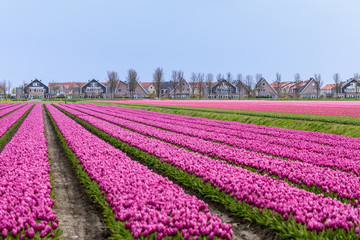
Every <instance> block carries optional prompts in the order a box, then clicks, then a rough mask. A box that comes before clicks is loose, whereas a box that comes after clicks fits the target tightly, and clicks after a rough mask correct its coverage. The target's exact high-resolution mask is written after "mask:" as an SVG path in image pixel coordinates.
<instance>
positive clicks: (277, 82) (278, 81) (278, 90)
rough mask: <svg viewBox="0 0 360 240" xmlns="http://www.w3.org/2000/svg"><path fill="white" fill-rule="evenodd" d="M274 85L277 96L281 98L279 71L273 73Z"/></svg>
mask: <svg viewBox="0 0 360 240" xmlns="http://www.w3.org/2000/svg"><path fill="white" fill-rule="evenodd" d="M275 86H276V91H277V92H278V96H279V98H281V92H280V91H281V74H280V73H278V72H277V73H276V75H275Z"/></svg>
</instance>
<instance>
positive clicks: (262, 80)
mask: <svg viewBox="0 0 360 240" xmlns="http://www.w3.org/2000/svg"><path fill="white" fill-rule="evenodd" d="M261 82H265V83H266V84H267V85H269V86H270V87H271V89H272V90H273V91H274V92H275V93H276V94H277V93H278V91H276V90H275V88H273V86H271V84H269V83H268V82H267V81H266V80H265V78H261V79H260V80H259V81H258V82H257V83H256V85H255V88H257V86H258V85H259V84H260V83H261Z"/></svg>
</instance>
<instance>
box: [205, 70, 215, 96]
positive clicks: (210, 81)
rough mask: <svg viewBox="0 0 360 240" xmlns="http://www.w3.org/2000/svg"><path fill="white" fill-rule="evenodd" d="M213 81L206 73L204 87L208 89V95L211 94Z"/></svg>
mask: <svg viewBox="0 0 360 240" xmlns="http://www.w3.org/2000/svg"><path fill="white" fill-rule="evenodd" d="M213 81H214V75H213V74H212V73H208V74H207V75H206V87H207V89H208V92H209V95H210V94H211V87H212V83H213Z"/></svg>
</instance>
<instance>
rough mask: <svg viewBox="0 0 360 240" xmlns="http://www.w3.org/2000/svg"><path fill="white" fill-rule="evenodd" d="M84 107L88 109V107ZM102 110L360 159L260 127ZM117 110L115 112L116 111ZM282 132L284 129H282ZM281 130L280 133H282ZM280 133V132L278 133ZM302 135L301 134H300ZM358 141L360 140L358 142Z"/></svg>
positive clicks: (352, 151) (358, 152)
mask: <svg viewBox="0 0 360 240" xmlns="http://www.w3.org/2000/svg"><path fill="white" fill-rule="evenodd" d="M84 107H87V106H86V105H85V106H84ZM98 109H101V110H112V111H111V112H112V113H118V114H121V115H125V116H126V117H130V116H134V117H140V118H143V119H145V120H153V121H156V122H159V123H168V124H173V125H174V124H176V125H177V126H181V127H186V128H192V129H198V130H200V131H207V132H212V133H217V134H225V135H227V136H234V137H237V138H241V139H244V140H245V139H246V140H249V141H250V142H251V141H252V140H253V141H256V142H260V143H262V144H265V143H266V144H267V145H268V144H270V146H274V145H275V146H276V145H280V146H285V147H288V148H295V149H298V150H306V151H310V152H316V153H320V154H324V155H330V156H338V157H345V158H349V159H352V160H359V159H360V150H358V149H352V148H350V149H349V148H346V147H344V146H343V145H342V144H341V145H340V146H339V145H335V146H334V145H331V146H330V145H323V144H318V143H316V141H314V138H316V137H312V138H311V139H313V141H305V140H301V139H293V138H292V136H291V135H290V136H289V134H286V135H285V136H276V137H274V136H273V135H265V134H263V131H260V132H259V131H257V132H256V130H257V129H258V128H259V127H258V126H254V125H250V127H249V126H247V127H232V126H231V125H230V126H229V127H227V125H224V124H216V125H215V126H214V125H213V124H207V123H206V122H210V123H211V120H208V121H206V122H205V123H204V122H203V123H199V121H194V122H192V121H186V120H185V121H183V119H182V117H180V119H179V116H174V115H170V114H168V115H167V117H166V118H165V117H164V116H163V115H160V116H157V115H156V114H153V113H149V114H146V113H144V112H141V111H139V110H135V109H132V110H127V109H126V110H125V111H124V108H123V109H117V108H114V107H102V108H98ZM114 110H115V111H114ZM233 128H235V129H233ZM281 130H282V129H281ZM281 130H280V131H281ZM278 132H279V131H278ZM297 134H299V132H297ZM300 134H301V133H300ZM356 141H358V140H356Z"/></svg>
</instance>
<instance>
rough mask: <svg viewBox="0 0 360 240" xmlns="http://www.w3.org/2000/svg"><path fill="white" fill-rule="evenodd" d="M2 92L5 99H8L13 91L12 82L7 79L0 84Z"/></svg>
mask: <svg viewBox="0 0 360 240" xmlns="http://www.w3.org/2000/svg"><path fill="white" fill-rule="evenodd" d="M1 90H2V92H3V96H4V98H8V97H9V96H8V95H9V94H10V90H11V82H10V81H6V80H5V79H4V80H3V81H2V82H1V83H0V91H1Z"/></svg>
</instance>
